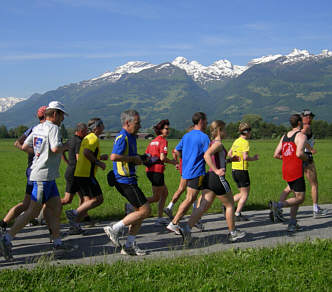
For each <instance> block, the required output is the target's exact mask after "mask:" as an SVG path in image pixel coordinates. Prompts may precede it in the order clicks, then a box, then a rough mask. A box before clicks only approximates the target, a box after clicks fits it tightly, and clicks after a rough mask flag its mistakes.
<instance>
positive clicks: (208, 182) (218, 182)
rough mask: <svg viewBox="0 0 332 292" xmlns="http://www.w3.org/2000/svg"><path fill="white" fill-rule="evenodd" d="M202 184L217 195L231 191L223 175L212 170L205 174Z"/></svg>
mask: <svg viewBox="0 0 332 292" xmlns="http://www.w3.org/2000/svg"><path fill="white" fill-rule="evenodd" d="M204 186H205V188H207V189H209V190H211V191H213V192H214V193H215V194H216V195H217V196H222V195H225V194H227V193H229V192H230V191H231V187H230V185H229V183H228V181H227V180H226V179H225V177H224V176H218V175H216V174H215V173H214V172H212V171H211V172H208V173H207V174H206V176H205V182H204Z"/></svg>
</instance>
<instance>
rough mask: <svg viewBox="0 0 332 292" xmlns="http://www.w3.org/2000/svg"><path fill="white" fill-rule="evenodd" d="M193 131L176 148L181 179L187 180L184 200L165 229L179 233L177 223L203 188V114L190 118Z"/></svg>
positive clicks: (205, 147) (204, 144) (206, 140)
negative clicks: (180, 158)
mask: <svg viewBox="0 0 332 292" xmlns="http://www.w3.org/2000/svg"><path fill="white" fill-rule="evenodd" d="M192 121H193V124H194V127H193V129H192V130H191V131H190V132H189V133H187V134H185V135H184V136H183V137H182V139H181V141H180V143H179V144H178V145H177V146H176V148H175V149H176V151H177V152H178V155H180V153H181V155H182V177H183V178H184V179H186V180H187V195H186V199H185V200H184V201H183V202H182V203H181V205H180V206H179V209H178V211H177V213H176V215H175V217H174V219H173V220H172V221H171V222H170V223H169V224H168V225H167V229H168V230H170V231H172V232H175V233H179V232H180V231H179V225H178V224H179V221H180V220H181V218H182V217H183V216H184V215H185V214H186V212H187V211H188V209H189V208H190V206H191V204H192V203H194V202H195V200H196V198H197V195H198V193H199V192H200V190H201V189H202V188H203V178H204V175H205V161H204V153H205V151H206V150H207V149H208V147H209V143H210V140H209V137H208V136H207V135H206V134H204V133H203V132H204V131H205V130H206V126H207V118H206V115H205V113H202V112H197V113H195V114H194V115H193V116H192Z"/></svg>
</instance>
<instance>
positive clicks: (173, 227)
mask: <svg viewBox="0 0 332 292" xmlns="http://www.w3.org/2000/svg"><path fill="white" fill-rule="evenodd" d="M166 228H167V229H168V230H169V231H171V232H174V233H175V234H176V235H181V233H180V226H179V225H177V224H173V223H172V222H170V223H169V224H168V225H167V227H166Z"/></svg>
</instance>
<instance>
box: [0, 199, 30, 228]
mask: <svg viewBox="0 0 332 292" xmlns="http://www.w3.org/2000/svg"><path fill="white" fill-rule="evenodd" d="M30 201H31V195H30V194H25V196H24V200H23V202H21V203H18V204H17V205H16V206H14V207H12V208H11V209H10V210H9V211H8V213H7V215H6V216H5V218H4V219H3V221H4V222H6V223H7V224H8V223H9V222H10V221H12V220H14V219H15V218H17V217H18V216H19V215H21V213H22V212H24V211H25V210H27V209H28V207H29V205H30Z"/></svg>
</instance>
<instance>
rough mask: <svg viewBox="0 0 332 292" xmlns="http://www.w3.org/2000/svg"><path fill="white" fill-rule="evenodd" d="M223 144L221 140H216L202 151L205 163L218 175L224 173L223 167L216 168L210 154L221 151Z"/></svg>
mask: <svg viewBox="0 0 332 292" xmlns="http://www.w3.org/2000/svg"><path fill="white" fill-rule="evenodd" d="M222 149H223V145H222V143H221V142H219V141H217V142H215V143H213V144H212V146H211V147H209V148H208V149H207V150H206V152H205V153H204V160H205V162H206V164H207V165H208V166H209V167H210V169H211V170H212V171H213V172H214V173H215V174H216V175H218V176H223V175H225V171H226V170H225V168H216V166H215V165H214V163H213V161H212V155H213V154H214V153H216V152H219V151H222Z"/></svg>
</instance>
